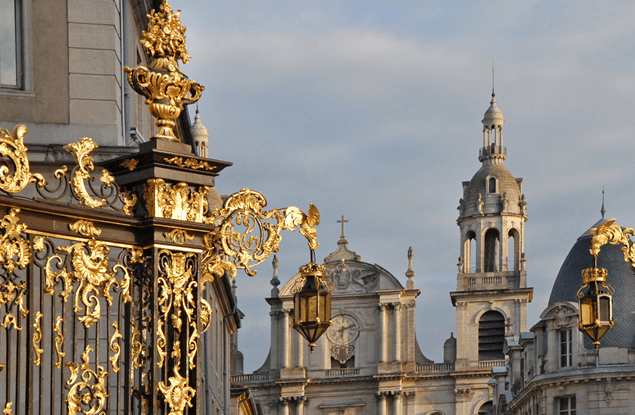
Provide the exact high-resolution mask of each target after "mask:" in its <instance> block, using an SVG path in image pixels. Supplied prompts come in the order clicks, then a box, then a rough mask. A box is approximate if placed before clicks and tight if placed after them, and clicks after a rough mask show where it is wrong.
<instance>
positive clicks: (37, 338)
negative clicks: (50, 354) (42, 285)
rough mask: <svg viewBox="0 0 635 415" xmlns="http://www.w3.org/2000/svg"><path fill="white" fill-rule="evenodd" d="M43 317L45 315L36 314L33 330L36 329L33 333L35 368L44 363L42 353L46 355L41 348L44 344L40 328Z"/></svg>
mask: <svg viewBox="0 0 635 415" xmlns="http://www.w3.org/2000/svg"><path fill="white" fill-rule="evenodd" d="M42 317H43V314H42V313H41V312H40V311H38V312H37V313H36V314H35V323H34V324H33V328H34V329H35V333H33V351H34V352H35V360H34V361H33V364H34V365H35V366H39V365H40V364H41V363H42V353H44V349H42V348H41V347H40V346H39V345H40V343H41V342H42V328H41V327H40V320H41V319H42Z"/></svg>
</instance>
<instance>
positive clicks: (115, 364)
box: [110, 321, 123, 373]
mask: <svg viewBox="0 0 635 415" xmlns="http://www.w3.org/2000/svg"><path fill="white" fill-rule="evenodd" d="M112 328H113V329H115V332H114V333H113V334H112V337H111V338H110V351H111V352H113V353H114V354H113V355H112V356H110V365H111V366H112V371H113V372H115V373H119V370H120V369H121V368H120V367H119V356H120V355H121V346H120V345H119V339H122V338H123V336H122V335H121V333H119V324H118V323H117V322H116V321H115V322H114V323H112Z"/></svg>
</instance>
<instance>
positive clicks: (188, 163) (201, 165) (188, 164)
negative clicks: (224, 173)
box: [163, 156, 217, 171]
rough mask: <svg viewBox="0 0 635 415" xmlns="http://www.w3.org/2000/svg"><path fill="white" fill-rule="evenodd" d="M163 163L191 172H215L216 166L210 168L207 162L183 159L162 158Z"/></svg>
mask: <svg viewBox="0 0 635 415" xmlns="http://www.w3.org/2000/svg"><path fill="white" fill-rule="evenodd" d="M163 161H165V162H166V163H169V164H175V165H177V166H179V167H182V168H190V169H192V170H198V169H205V170H207V171H214V170H216V168H217V166H210V165H209V163H208V162H207V161H201V160H196V159H186V160H185V161H183V157H177V156H175V157H172V158H170V159H169V158H167V157H166V158H164V159H163Z"/></svg>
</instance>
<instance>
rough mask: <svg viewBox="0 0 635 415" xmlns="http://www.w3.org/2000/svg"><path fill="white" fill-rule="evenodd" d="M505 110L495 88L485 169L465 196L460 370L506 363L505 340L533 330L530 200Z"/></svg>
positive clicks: (455, 301)
mask: <svg viewBox="0 0 635 415" xmlns="http://www.w3.org/2000/svg"><path fill="white" fill-rule="evenodd" d="M504 122H505V119H504V118H503V114H502V112H501V111H500V109H498V107H497V106H496V98H495V95H494V93H493V92H492V100H491V101H490V106H489V108H488V109H487V111H486V112H485V116H484V117H483V120H482V123H483V146H482V148H481V149H480V150H479V157H478V159H479V161H480V162H481V164H482V165H481V168H480V169H479V170H478V171H477V172H476V174H475V175H474V177H472V180H470V181H468V182H463V197H462V198H461V199H460V201H459V207H458V210H459V217H458V219H457V224H458V226H459V228H460V257H459V263H458V267H459V272H458V275H457V284H456V291H454V292H452V293H450V297H451V299H452V305H453V306H455V307H456V310H457V311H456V326H457V353H456V370H475V369H476V370H478V369H488V370H489V368H491V367H492V366H498V365H499V364H500V361H501V360H504V359H505V355H504V354H503V347H504V344H505V338H506V337H511V336H514V335H518V334H520V333H521V332H524V331H526V330H527V327H526V325H527V317H526V316H527V303H528V302H530V301H531V299H532V295H533V288H528V287H527V271H526V270H525V253H524V233H525V222H526V221H527V212H526V210H527V203H526V202H525V195H524V194H523V193H522V182H523V179H520V178H514V176H512V174H511V173H510V172H509V170H507V168H506V167H505V166H504V165H503V162H504V161H505V160H506V158H507V149H506V148H505V146H503V123H504Z"/></svg>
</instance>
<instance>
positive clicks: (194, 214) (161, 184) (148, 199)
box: [143, 179, 210, 223]
mask: <svg viewBox="0 0 635 415" xmlns="http://www.w3.org/2000/svg"><path fill="white" fill-rule="evenodd" d="M209 190H210V188H209V187H208V186H201V187H199V188H198V191H194V190H190V189H188V188H187V183H177V184H174V185H172V186H170V185H168V184H166V183H165V180H163V179H150V180H148V182H147V183H146V184H145V185H144V190H143V200H144V201H145V206H146V210H147V211H148V216H150V217H154V218H166V219H178V220H185V221H189V222H198V223H202V222H203V220H204V215H205V213H206V212H207V209H208V202H207V194H208V193H209Z"/></svg>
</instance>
